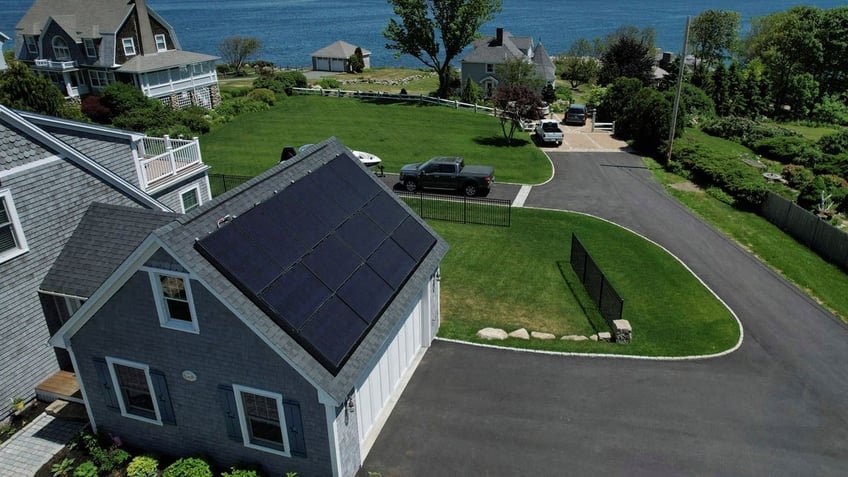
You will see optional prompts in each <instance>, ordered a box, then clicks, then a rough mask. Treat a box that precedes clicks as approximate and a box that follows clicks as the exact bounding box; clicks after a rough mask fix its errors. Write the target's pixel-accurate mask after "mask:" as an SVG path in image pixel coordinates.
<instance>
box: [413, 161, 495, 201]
mask: <svg viewBox="0 0 848 477" xmlns="http://www.w3.org/2000/svg"><path fill="white" fill-rule="evenodd" d="M400 182H401V183H402V184H403V186H404V187H405V188H406V190H408V191H409V192H413V191H415V190H418V189H451V190H458V191H460V192H462V193H463V194H465V195H467V196H469V197H472V196H475V195H477V194H479V193H481V192H483V191H488V190H489V188H490V187H491V186H492V184H493V183H494V182H495V168H494V167H492V166H466V165H465V161H463V160H462V158H461V157H434V158H432V159H430V160H429V161H427V162H421V163H417V164H407V165H405V166H403V167H401V168H400Z"/></svg>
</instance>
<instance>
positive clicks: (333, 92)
mask: <svg viewBox="0 0 848 477" xmlns="http://www.w3.org/2000/svg"><path fill="white" fill-rule="evenodd" d="M292 90H293V91H294V92H296V93H298V94H306V95H318V96H334V97H338V98H358V99H379V100H389V101H412V102H418V103H427V104H438V105H440V106H448V107H451V108H454V109H470V110H472V111H474V112H475V113H485V114H494V113H495V109H494V108H490V107H488V106H480V105H479V104H471V103H463V102H461V101H454V100H452V99H441V98H434V97H432V96H424V95H422V94H397V93H382V92H374V91H349V90H344V89H323V88H292Z"/></svg>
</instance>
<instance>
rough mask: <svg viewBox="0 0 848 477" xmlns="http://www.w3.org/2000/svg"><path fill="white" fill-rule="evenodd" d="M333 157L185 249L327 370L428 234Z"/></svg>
mask: <svg viewBox="0 0 848 477" xmlns="http://www.w3.org/2000/svg"><path fill="white" fill-rule="evenodd" d="M353 161H355V159H353V158H350V157H339V158H336V159H335V160H333V161H330V162H329V163H328V164H326V165H324V166H322V167H320V168H318V169H317V170H316V171H314V172H312V173H311V174H308V175H306V176H304V177H303V178H301V179H300V180H298V181H296V182H295V183H294V184H292V185H290V186H289V187H287V188H286V189H284V190H282V191H280V192H279V193H277V194H275V195H274V196H272V197H271V198H270V199H268V200H266V201H265V202H263V203H261V204H259V205H257V206H255V207H253V208H252V209H250V210H248V211H246V212H244V213H243V214H241V215H240V216H238V217H236V218H234V219H233V220H232V221H230V222H228V223H226V224H225V225H223V226H221V228H219V229H218V230H216V231H214V232H213V233H211V234H209V235H207V236H206V237H204V238H203V239H201V240H199V241H198V242H197V243H196V244H195V247H196V248H197V250H198V251H199V252H200V253H201V254H202V255H203V256H204V257H205V258H206V259H207V260H209V262H210V263H212V265H213V266H215V268H216V269H218V271H220V272H221V273H222V274H224V275H225V276H227V278H228V279H229V280H230V281H232V282H233V283H235V284H236V286H238V287H239V289H240V290H241V291H242V292H243V293H245V295H247V296H248V297H249V298H250V299H251V300H252V301H253V302H254V303H255V304H256V305H257V306H258V307H259V308H261V309H262V310H263V311H264V312H265V313H267V314H268V316H270V317H271V319H273V320H274V322H276V323H277V325H279V326H280V327H282V328H283V329H284V330H285V331H286V332H287V333H289V335H291V336H292V337H293V338H294V339H295V340H296V341H297V342H298V343H300V345H301V346H303V347H304V348H305V349H306V350H307V351H309V353H310V354H311V355H312V356H313V357H314V358H315V359H317V360H318V361H319V362H320V363H321V364H322V365H323V366H324V367H325V368H326V369H327V370H328V371H330V372H331V373H332V374H333V375H336V374H338V372H339V370H341V368H342V366H344V363H345V362H346V361H347V359H348V358H349V357H350V355H351V354H352V352H353V350H354V349H355V348H356V346H357V344H359V342H360V341H361V340H362V338H363V337H364V336H365V334H366V333H367V332H368V330H369V329H370V328H371V327H372V326H374V324H375V323H376V321H377V320H378V319H379V317H380V316H381V315H382V313H383V311H384V310H385V309H386V307H387V306H388V304H389V303H390V302H391V301H392V299H393V298H394V296H395V295H396V294H397V292H398V291H399V290H400V289H401V288H402V287H403V285H404V283H406V281H407V279H408V278H409V277H410V275H411V274H412V272H413V271H414V270H415V269H416V267H417V265H418V264H419V263H420V262H421V260H422V259H423V258H424V256H425V255H426V254H427V252H428V251H429V250H430V249H431V248H432V247H433V245H434V244H435V243H436V239H435V237H434V236H433V235H432V234H431V233H429V232H428V231H427V230H426V229H425V228H424V227H422V226H421V224H419V223H418V221H416V220H415V219H414V218H413V217H411V216H410V215H409V214H408V213H407V212H406V210H405V209H404V208H403V207H401V206H400V204H398V203H397V201H396V200H395V199H394V198H393V197H391V196H390V195H389V194H388V193H386V192H385V191H384V190H383V189H382V188H381V187H380V186H379V185H378V184H377V183H375V182H374V180H373V179H371V178H369V177H368V175H367V173H366V172H365V171H363V170H362V169H361V168H360V167H359V166H358V165H357V164H355V163H354V162H353Z"/></svg>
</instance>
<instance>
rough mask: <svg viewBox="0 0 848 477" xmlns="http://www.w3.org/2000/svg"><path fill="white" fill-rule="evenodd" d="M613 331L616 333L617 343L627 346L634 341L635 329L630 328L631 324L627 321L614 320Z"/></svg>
mask: <svg viewBox="0 0 848 477" xmlns="http://www.w3.org/2000/svg"><path fill="white" fill-rule="evenodd" d="M612 327H613V331H614V332H615V342H616V343H622V344H627V343H630V341H631V340H632V339H633V329H632V328H631V327H630V322H629V321H627V320H614V321H613V322H612Z"/></svg>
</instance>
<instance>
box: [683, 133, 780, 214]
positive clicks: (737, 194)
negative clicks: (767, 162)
mask: <svg viewBox="0 0 848 477" xmlns="http://www.w3.org/2000/svg"><path fill="white" fill-rule="evenodd" d="M674 160H675V161H677V162H680V163H681V164H683V165H684V167H686V168H687V169H688V170H690V171H692V178H693V179H694V180H695V182H698V183H700V184H702V185H705V186H711V185H712V186H716V187H719V188H721V190H723V191H724V192H726V193H727V194H729V195H730V196H731V197H733V199H734V201H735V205H736V206H738V207H740V208H743V209H749V210H750V209H756V208H758V207H759V206H760V205H761V204H762V203H763V200H765V195H766V191H767V187H766V182H765V179H763V177H762V175H760V172H759V171H758V170H757V169H754V168H752V167H751V166H749V165H747V164H745V163H744V162H742V161H741V160H739V158H737V157H728V156H723V155H720V154H716V153H714V152H712V151H708V150H706V149H704V148H702V147H698V146H686V147H683V148H681V149H679V150H678V151H676V152H675V155H674Z"/></svg>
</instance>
